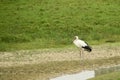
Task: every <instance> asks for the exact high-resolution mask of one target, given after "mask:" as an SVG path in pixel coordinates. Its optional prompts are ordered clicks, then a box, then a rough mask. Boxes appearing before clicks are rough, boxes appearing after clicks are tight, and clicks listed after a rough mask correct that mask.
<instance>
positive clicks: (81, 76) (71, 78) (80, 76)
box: [50, 70, 95, 80]
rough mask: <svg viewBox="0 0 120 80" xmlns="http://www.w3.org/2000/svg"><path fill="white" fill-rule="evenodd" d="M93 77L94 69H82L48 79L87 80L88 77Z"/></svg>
mask: <svg viewBox="0 0 120 80" xmlns="http://www.w3.org/2000/svg"><path fill="white" fill-rule="evenodd" d="M93 77H95V71H88V70H86V71H82V72H80V73H76V74H71V75H64V76H61V77H57V78H53V79H50V80H87V79H89V78H93Z"/></svg>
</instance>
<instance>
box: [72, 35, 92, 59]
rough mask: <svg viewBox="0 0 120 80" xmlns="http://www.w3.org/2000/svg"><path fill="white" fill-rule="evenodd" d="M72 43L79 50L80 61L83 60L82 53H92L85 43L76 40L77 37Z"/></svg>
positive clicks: (76, 37)
mask: <svg viewBox="0 0 120 80" xmlns="http://www.w3.org/2000/svg"><path fill="white" fill-rule="evenodd" d="M73 43H74V44H75V45H76V46H77V47H78V48H79V49H81V50H80V58H81V59H82V58H83V59H84V53H83V51H84V50H85V51H88V52H91V51H92V49H91V47H90V46H89V45H88V44H87V43H86V42H85V41H83V40H80V39H79V38H78V36H75V40H74V41H73Z"/></svg>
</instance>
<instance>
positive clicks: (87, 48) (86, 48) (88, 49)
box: [82, 46, 92, 52]
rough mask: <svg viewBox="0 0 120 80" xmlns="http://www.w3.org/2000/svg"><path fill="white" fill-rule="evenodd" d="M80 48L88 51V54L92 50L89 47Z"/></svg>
mask: <svg viewBox="0 0 120 80" xmlns="http://www.w3.org/2000/svg"><path fill="white" fill-rule="evenodd" d="M82 48H84V49H85V50H86V51H88V52H91V51H92V48H91V47H90V46H84V47H82Z"/></svg>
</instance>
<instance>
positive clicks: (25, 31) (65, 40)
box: [0, 0, 120, 51]
mask: <svg viewBox="0 0 120 80" xmlns="http://www.w3.org/2000/svg"><path fill="white" fill-rule="evenodd" d="M119 14H120V0H97V1H96V0H90V1H88V0H34V1H33V0H6V1H4V0H0V45H2V46H0V51H6V50H7V51H8V50H16V49H17V50H19V49H35V48H49V47H56V45H57V46H59V47H61V45H70V44H71V43H72V40H73V36H75V35H78V36H80V38H81V39H84V40H86V41H88V42H89V43H92V44H99V43H104V42H118V41H120V36H119V35H120V28H119V27H120V15H119ZM111 37H112V38H111ZM22 44H23V45H22ZM20 45H21V46H20ZM26 45H28V46H27V47H24V46H26ZM46 45H47V46H46ZM48 45H49V47H48ZM18 46H19V49H18V48H16V47H18ZM29 46H30V47H29ZM31 46H32V48H31Z"/></svg>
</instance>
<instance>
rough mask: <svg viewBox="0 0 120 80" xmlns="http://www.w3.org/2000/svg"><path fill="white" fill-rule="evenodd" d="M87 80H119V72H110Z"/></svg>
mask: <svg viewBox="0 0 120 80" xmlns="http://www.w3.org/2000/svg"><path fill="white" fill-rule="evenodd" d="M89 80H120V72H112V73H108V74H104V75H100V76H97V77H95V78H93V79H89Z"/></svg>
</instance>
